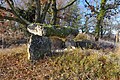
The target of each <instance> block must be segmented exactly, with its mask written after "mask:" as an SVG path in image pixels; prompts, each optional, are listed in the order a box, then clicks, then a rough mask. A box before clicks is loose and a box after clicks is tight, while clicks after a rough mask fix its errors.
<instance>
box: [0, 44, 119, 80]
mask: <svg viewBox="0 0 120 80" xmlns="http://www.w3.org/2000/svg"><path fill="white" fill-rule="evenodd" d="M0 80H120V49H118V50H116V51H115V52H114V53H113V52H107V53H105V52H103V51H101V50H99V51H96V50H84V51H82V50H81V49H75V50H74V51H69V52H65V53H63V54H58V55H57V56H52V57H47V58H45V59H43V60H39V61H37V62H36V63H35V64H33V63H31V62H29V61H28V60H27V52H26V45H23V46H20V47H16V48H12V49H3V50H2V49H0Z"/></svg>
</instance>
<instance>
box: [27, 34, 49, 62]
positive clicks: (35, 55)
mask: <svg viewBox="0 0 120 80" xmlns="http://www.w3.org/2000/svg"><path fill="white" fill-rule="evenodd" d="M50 52H51V41H50V39H49V38H48V37H44V36H38V35H32V36H31V38H30V42H29V44H28V60H38V59H42V58H44V56H45V55H46V54H48V53H50Z"/></svg>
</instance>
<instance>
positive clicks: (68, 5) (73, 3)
mask: <svg viewBox="0 0 120 80" xmlns="http://www.w3.org/2000/svg"><path fill="white" fill-rule="evenodd" d="M76 1H77V0H74V1H72V2H71V3H70V4H68V5H66V6H65V7H63V8H60V9H57V10H58V11H60V10H64V9H65V8H67V7H69V6H71V5H73V4H74V3H75V2H76Z"/></svg>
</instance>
